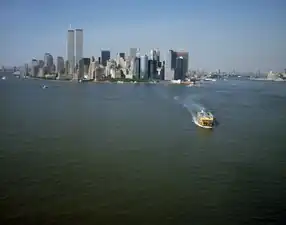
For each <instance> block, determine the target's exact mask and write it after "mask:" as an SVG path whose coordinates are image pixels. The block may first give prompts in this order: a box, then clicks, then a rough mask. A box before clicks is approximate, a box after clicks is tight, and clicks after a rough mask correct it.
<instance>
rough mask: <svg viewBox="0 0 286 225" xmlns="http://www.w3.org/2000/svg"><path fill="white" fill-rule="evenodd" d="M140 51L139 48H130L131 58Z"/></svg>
mask: <svg viewBox="0 0 286 225" xmlns="http://www.w3.org/2000/svg"><path fill="white" fill-rule="evenodd" d="M139 51H140V49H138V48H130V50H129V57H130V59H131V58H135V57H136V54H137V52H139Z"/></svg>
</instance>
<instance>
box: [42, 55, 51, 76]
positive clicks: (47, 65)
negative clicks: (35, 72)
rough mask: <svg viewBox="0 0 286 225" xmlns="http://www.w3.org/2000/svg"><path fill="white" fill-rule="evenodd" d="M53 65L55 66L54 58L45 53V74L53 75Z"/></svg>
mask: <svg viewBox="0 0 286 225" xmlns="http://www.w3.org/2000/svg"><path fill="white" fill-rule="evenodd" d="M41 64H42V63H41V62H39V67H40V68H41ZM53 65H54V58H53V56H52V55H51V54H50V53H45V55H44V67H45V69H44V72H45V73H48V74H50V73H52V72H53V71H52V70H53Z"/></svg>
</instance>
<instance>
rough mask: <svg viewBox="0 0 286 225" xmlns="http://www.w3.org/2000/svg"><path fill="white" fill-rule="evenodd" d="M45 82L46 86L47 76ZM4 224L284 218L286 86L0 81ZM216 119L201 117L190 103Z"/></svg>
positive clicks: (252, 221) (225, 221) (255, 221)
mask: <svg viewBox="0 0 286 225" xmlns="http://www.w3.org/2000/svg"><path fill="white" fill-rule="evenodd" d="M43 82H44V83H45V84H47V85H48V87H49V88H48V89H42V88H41V85H42V84H43ZM0 99H1V102H0V103H1V111H0V126H1V129H0V142H1V146H0V149H1V150H0V174H1V184H0V193H1V200H0V209H1V211H0V212H1V214H0V218H1V219H0V220H2V221H1V222H2V223H1V224H283V221H284V220H285V211H286V171H285V168H286V151H285V149H286V132H285V131H286V129H285V127H286V106H285V102H286V86H285V83H284V82H281V83H280V82H264V81H249V80H243V81H242V80H228V81H217V82H209V83H207V82H206V83H204V84H203V85H201V86H200V87H191V88H188V87H186V86H180V85H161V84H157V85H145V84H140V85H130V84H95V83H85V84H77V83H73V82H61V81H48V80H45V81H43V80H33V79H16V78H15V77H13V76H8V75H7V80H5V81H2V80H1V81H0ZM194 104H197V105H202V106H204V107H206V108H207V109H209V110H211V111H212V112H213V113H214V115H215V116H216V117H217V120H218V122H219V124H218V126H217V127H215V129H214V130H213V131H209V130H204V129H201V128H198V127H197V126H195V124H194V123H193V122H192V116H191V114H190V112H189V109H190V108H191V105H194Z"/></svg>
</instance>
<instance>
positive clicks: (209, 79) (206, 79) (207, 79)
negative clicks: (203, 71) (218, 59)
mask: <svg viewBox="0 0 286 225" xmlns="http://www.w3.org/2000/svg"><path fill="white" fill-rule="evenodd" d="M204 81H213V82H214V81H216V79H212V78H205V79H204Z"/></svg>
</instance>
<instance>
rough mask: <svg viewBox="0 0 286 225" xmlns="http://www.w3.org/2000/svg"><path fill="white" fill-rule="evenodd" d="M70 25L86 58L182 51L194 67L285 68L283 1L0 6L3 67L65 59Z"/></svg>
mask: <svg viewBox="0 0 286 225" xmlns="http://www.w3.org/2000/svg"><path fill="white" fill-rule="evenodd" d="M69 24H71V25H72V27H73V28H83V29H84V56H86V57H89V56H92V55H94V56H99V54H100V50H101V49H110V50H111V53H112V56H114V55H115V54H116V53H117V52H128V51H129V50H128V49H129V48H130V47H139V48H140V49H141V53H146V52H149V49H150V48H160V50H161V56H165V55H166V51H167V50H168V49H175V50H176V49H184V50H186V51H189V57H190V66H191V67H192V68H202V69H205V70H215V69H218V68H220V69H221V70H225V71H229V70H232V68H235V69H236V70H237V71H254V70H256V69H257V68H260V69H261V70H262V71H263V70H266V71H267V70H269V69H272V70H275V71H277V70H283V69H284V68H286V1H285V0H237V1H236V0H197V1H194V0H177V1H171V0H164V1H163V0H122V1H120V0H108V1H104V0H100V1H98V0H83V1H78V0H77V1H72V0H48V1H43V2H41V1H39V0H1V4H0V31H1V33H0V65H3V64H4V65H14V64H16V65H22V64H24V63H26V62H30V60H31V58H32V57H36V58H38V59H40V58H43V56H44V53H45V52H50V53H51V54H52V55H53V56H54V57H56V56H64V57H66V36H67V29H68V28H69Z"/></svg>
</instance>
